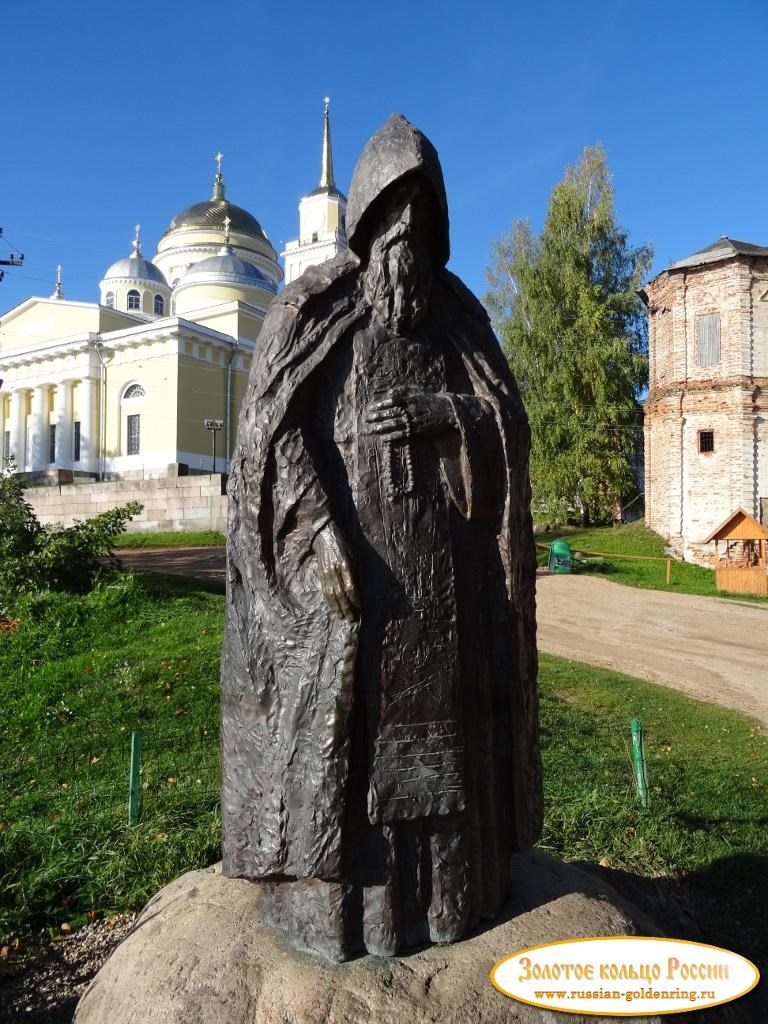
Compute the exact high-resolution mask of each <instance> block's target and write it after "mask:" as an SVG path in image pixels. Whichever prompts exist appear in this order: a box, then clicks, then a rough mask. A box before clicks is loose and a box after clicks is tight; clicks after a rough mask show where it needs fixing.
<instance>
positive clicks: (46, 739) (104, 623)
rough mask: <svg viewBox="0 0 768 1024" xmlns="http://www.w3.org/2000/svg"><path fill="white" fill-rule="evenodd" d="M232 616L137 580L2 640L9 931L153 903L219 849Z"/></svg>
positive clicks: (28, 610) (200, 591) (1, 906)
mask: <svg viewBox="0 0 768 1024" xmlns="http://www.w3.org/2000/svg"><path fill="white" fill-rule="evenodd" d="M221 612H222V597H221V595H220V594H218V593H209V592H207V591H206V590H205V589H204V588H203V587H202V586H201V585H199V584H194V585H193V584H190V583H187V582H186V581H183V580H166V579H164V578H162V577H150V576H137V577H133V576H131V575H125V576H121V577H117V579H116V580H115V581H113V582H111V583H106V584H105V585H103V586H101V587H99V588H97V590H95V591H94V592H93V593H92V594H89V595H87V596H85V597H75V596H67V595H56V596H49V597H47V598H44V599H39V600H32V601H27V602H24V603H22V604H21V606H20V607H19V608H18V609H17V610H16V611H15V614H16V615H18V617H19V618H20V619H21V624H20V626H19V628H18V629H17V630H16V631H15V632H12V633H5V634H0V700H1V702H2V706H3V708H4V709H5V712H4V714H3V716H2V720H0V749H2V750H3V760H2V768H1V769H0V935H6V936H7V935H8V934H9V933H14V934H16V933H18V934H28V933H29V932H30V931H32V930H35V929H39V928H42V927H48V926H50V927H53V926H57V925H59V924H60V923H61V922H62V921H69V922H74V923H78V922H79V921H80V920H81V919H82V915H83V914H84V913H85V912H87V911H89V910H95V911H97V912H103V913H111V912H113V911H116V910H120V909H125V908H128V907H135V906H139V905H141V904H142V903H143V902H144V901H145V900H146V899H148V898H149V896H151V895H152V893H153V891H155V890H156V889H157V888H158V887H159V886H161V885H162V884H163V883H164V882H166V881H168V880H169V879H170V878H171V877H173V876H175V875H178V874H180V873H181V872H183V871H185V870H189V869H191V868H193V867H197V866H203V865H205V864H206V863H210V862H211V861H214V860H216V859H217V858H218V856H219V847H220V839H219V812H218V794H219V779H218V765H217V760H218V685H217V682H218V660H219V653H220V646H221ZM133 729H141V730H142V731H143V734H144V751H145V766H144V772H143V776H142V786H143V788H142V794H141V795H142V803H143V806H142V819H141V824H140V825H139V826H138V827H136V828H129V827H128V825H127V793H128V763H129V745H130V732H131V730H133Z"/></svg>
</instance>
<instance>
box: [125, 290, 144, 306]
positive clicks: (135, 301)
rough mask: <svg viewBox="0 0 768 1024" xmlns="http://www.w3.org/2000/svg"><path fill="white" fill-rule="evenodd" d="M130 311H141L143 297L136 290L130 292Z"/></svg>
mask: <svg viewBox="0 0 768 1024" xmlns="http://www.w3.org/2000/svg"><path fill="white" fill-rule="evenodd" d="M128 309H141V296H140V295H139V293H138V292H137V291H136V289H135V288H131V290H130V291H129V292H128Z"/></svg>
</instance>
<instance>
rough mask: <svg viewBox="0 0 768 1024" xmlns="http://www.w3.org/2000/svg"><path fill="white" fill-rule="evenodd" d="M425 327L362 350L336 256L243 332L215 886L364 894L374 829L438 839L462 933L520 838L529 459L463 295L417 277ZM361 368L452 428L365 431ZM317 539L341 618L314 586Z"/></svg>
mask: <svg viewBox="0 0 768 1024" xmlns="http://www.w3.org/2000/svg"><path fill="white" fill-rule="evenodd" d="M429 309H430V312H429V313H428V315H427V317H426V319H425V321H424V323H423V324H422V325H419V328H418V329H417V330H415V331H414V332H413V337H412V338H409V339H391V338H384V339H383V338H381V337H380V336H379V335H378V334H377V331H376V329H375V327H374V326H372V324H371V322H370V317H369V313H368V311H367V309H366V305H365V303H364V301H363V297H362V281H361V271H360V265H359V262H358V260H357V258H356V257H355V256H354V255H352V254H351V253H346V254H344V255H342V256H339V257H337V258H336V259H335V260H333V261H331V262H330V263H328V264H325V265H324V266H322V267H316V268H311V269H310V270H309V271H308V272H307V273H305V274H304V275H303V276H302V277H301V278H300V279H299V280H298V281H296V282H294V283H293V284H292V285H290V286H288V287H287V288H286V289H285V291H284V292H283V293H282V295H281V296H279V297H278V298H277V299H276V300H274V302H273V303H272V305H271V307H270V311H269V314H268V316H267V319H266V321H265V323H264V326H263V328H262V331H261V334H260V337H259V342H258V347H257V349H256V352H255V354H254V362H253V367H252V370H251V375H250V379H249V384H248V389H247V393H246V397H245V400H244V404H243V410H242V414H241V418H240V426H239V432H238V438H237V443H236V449H235V454H234V456H233V460H232V466H231V474H230V480H229V496H230V513H229V537H228V546H227V589H228V600H227V616H226V624H225V638H224V648H223V655H222V670H221V691H222V779H223V781H222V826H223V837H224V873H225V874H226V875H228V876H230V877H246V878H251V879H260V880H264V881H268V882H286V881H292V880H301V879H319V880H323V881H324V882H332V883H333V882H339V883H347V882H350V880H351V881H352V882H353V883H355V882H358V881H359V882H360V884H361V885H366V884H375V883H376V882H377V881H380V879H377V877H376V871H377V869H376V864H377V854H376V852H375V851H376V850H377V849H378V846H379V845H380V838H381V836H382V835H388V836H391V835H392V834H393V833H392V832H391V830H392V829H395V830H397V829H401V830H404V831H403V834H405V833H407V831H408V830H409V829H415V828H418V827H420V823H421V824H424V823H427V824H428V825H429V827H430V828H431V829H435V828H436V829H437V830H438V831H439V830H440V828H441V827H442V825H443V824H446V825H450V827H451V829H453V830H454V832H453V833H452V834H455V835H458V836H460V840H461V841H460V843H459V845H460V847H461V850H462V851H463V852H462V853H461V856H462V857H463V860H464V868H463V870H464V873H465V876H466V884H465V888H466V890H467V892H468V896H467V899H468V901H469V904H470V909H469V911H468V914H469V920H470V921H476V920H478V919H479V918H480V917H481V916H483V915H485V914H492V913H495V912H496V911H497V910H498V909H499V905H500V902H502V901H503V899H504V897H505V895H506V892H507V888H508V884H509V870H508V862H509V858H510V856H511V854H512V853H514V852H516V851H519V850H523V849H526V848H527V847H529V846H530V845H532V844H533V843H534V842H535V841H536V839H537V838H538V836H539V833H540V828H541V811H542V798H541V768H540V757H539V748H538V722H537V690H536V671H537V662H536V641H535V568H536V565H535V553H534V546H533V535H532V528H531V520H530V490H529V481H528V469H527V462H528V451H529V443H530V442H529V429H528V423H527V419H526V416H525V412H524V410H523V407H522V403H521V401H520V397H519V394H518V391H517V387H516V385H515V382H514V379H513V377H512V375H511V373H510V371H509V369H508V367H507V364H506V361H505V359H504V357H503V355H502V352H501V350H500V348H499V345H498V342H497V340H496V338H495V336H494V334H493V331H492V329H491V326H490V323H489V321H488V318H487V315H486V314H485V312H484V310H483V309H482V307H481V306H480V304H479V303H478V302H477V300H476V299H475V298H474V297H473V296H472V295H471V293H470V292H469V291H468V290H467V289H466V288H465V287H464V286H463V285H462V284H461V282H460V281H459V280H458V279H457V278H455V277H454V276H453V275H452V274H450V273H449V272H448V271H445V270H439V271H437V273H436V275H435V279H434V284H433V288H432V295H431V300H430V307H429ZM377 373H380V374H381V382H380V383H381V384H382V386H383V385H384V384H387V383H388V384H390V385H391V384H392V383H394V384H398V383H403V384H410V385H412V386H417V387H418V388H420V389H421V390H427V391H429V390H432V391H435V392H440V393H443V394H446V395H447V396H448V397H449V399H450V401H451V404H452V408H453V412H454V416H455V421H456V424H457V427H456V429H454V430H452V431H450V432H448V433H446V434H443V435H441V436H439V437H436V438H418V437H417V438H414V439H412V440H411V441H409V442H408V444H400V445H397V444H388V443H386V442H382V441H381V440H380V439H378V440H376V439H374V438H373V437H371V436H370V435H366V434H365V432H364V431H363V430H362V429H361V416H362V414H363V412H364V410H365V407H366V405H367V403H369V402H370V401H371V400H372V399H373V398H375V396H376V393H377V388H378V386H379V385H378V383H377ZM329 522H332V523H333V524H334V526H335V527H336V528H337V530H338V532H339V533H340V534H341V536H342V537H343V538H344V540H345V543H346V546H347V549H348V552H349V555H350V560H351V564H352V567H353V571H354V573H355V576H356V580H357V586H358V590H359V593H360V605H361V608H360V615H359V618H358V619H357V620H356V621H354V622H350V621H345V620H343V619H342V618H340V617H339V616H338V615H337V614H334V613H333V612H332V611H331V610H330V608H329V607H328V604H327V602H326V600H325V598H324V597H323V595H322V593H321V591H320V586H319V581H318V575H317V567H316V560H315V555H314V553H313V544H314V542H315V540H316V538H317V536H318V534H319V533H320V532H321V531H322V530H323V529H324V528H325V527H326V526H327V525H328V524H329ZM457 848H458V847H457ZM446 849H447V847H446ZM385 860H386V855H384V856H383V861H385ZM383 861H382V863H383ZM363 862H364V863H365V865H367V867H363V866H361V865H362V864H363Z"/></svg>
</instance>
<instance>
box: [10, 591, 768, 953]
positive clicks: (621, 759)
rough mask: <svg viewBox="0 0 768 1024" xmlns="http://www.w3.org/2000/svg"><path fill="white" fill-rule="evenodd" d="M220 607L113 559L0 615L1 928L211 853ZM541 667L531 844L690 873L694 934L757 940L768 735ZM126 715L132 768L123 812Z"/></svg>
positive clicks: (157, 879) (133, 893)
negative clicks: (138, 805) (643, 771)
mask: <svg viewBox="0 0 768 1024" xmlns="http://www.w3.org/2000/svg"><path fill="white" fill-rule="evenodd" d="M222 612H223V597H222V596H221V595H220V594H217V593H213V592H210V591H208V590H206V589H204V588H203V587H202V586H201V585H200V584H193V583H187V582H185V581H183V580H179V579H171V578H163V577H152V576H150V575H142V576H138V577H133V576H131V575H129V574H126V575H124V576H122V577H118V578H117V580H116V581H114V582H112V583H109V584H106V585H104V586H102V587H100V588H99V589H98V590H96V591H95V592H94V593H93V594H91V595H88V596H86V597H79V598H78V597H61V596H59V597H57V598H50V599H47V600H38V601H36V602H32V603H29V604H27V605H25V606H23V607H21V608H20V609H19V611H18V613H17V614H18V616H19V618H20V620H21V622H20V625H19V626H18V628H17V629H16V630H15V631H13V632H4V633H0V700H1V701H2V707H3V708H4V716H3V719H2V722H0V746H1V747H2V750H3V767H2V777H0V936H2V937H3V938H4V939H7V938H8V937H12V936H15V935H22V936H26V935H29V934H30V933H33V932H35V931H39V930H40V929H45V928H50V929H54V930H55V929H57V928H58V927H59V926H60V925H61V924H62V923H63V922H69V923H72V924H75V925H76V924H77V923H79V922H81V921H83V920H84V919H85V915H86V914H87V913H88V912H89V911H90V912H95V913H97V914H110V913H115V912H118V911H121V910H126V909H129V908H133V907H137V906H140V905H141V904H142V903H143V902H144V901H145V900H146V899H148V897H149V896H151V895H152V894H153V893H154V892H155V891H156V890H157V889H158V888H159V887H160V886H162V885H163V884H164V883H165V882H167V881H170V880H171V879H172V878H174V877H176V876H177V875H179V874H181V873H182V872H183V871H185V870H189V869H191V868H194V867H198V866H203V865H205V864H207V863H210V862H212V861H214V860H216V859H218V857H219V848H220V847H219V844H220V840H219V829H220V818H219V810H218V768H217V757H218V693H217V689H218V687H217V676H218V657H219V649H220V643H221V622H222ZM540 680H541V693H542V704H541V726H542V745H543V756H544V773H545V774H544V778H545V786H546V823H545V830H544V836H543V838H542V846H543V847H544V848H545V849H547V850H549V851H551V852H552V853H553V854H555V855H556V856H558V857H562V858H565V859H569V860H574V859H589V860H592V861H598V860H600V859H601V858H603V859H604V860H605V861H607V862H608V863H609V864H610V865H611V866H613V867H616V868H625V869H626V870H628V871H630V872H634V873H636V874H639V875H644V876H649V875H659V874H664V875H670V876H674V877H682V876H685V878H686V879H687V884H688V887H689V890H690V892H691V893H692V894H693V895H694V897H695V899H696V902H697V905H699V906H700V907H702V908H703V914H704V918H703V920H704V924H705V927H706V932H707V935H706V937H707V939H708V941H712V942H716V943H718V944H720V945H724V946H730V947H731V948H735V949H737V950H738V951H739V952H743V953H744V954H745V955H748V956H749V955H751V956H753V957H755V956H760V955H762V956H765V955H766V954H767V953H768V951H766V950H765V949H764V943H765V935H764V932H765V928H764V919H765V912H766V910H765V908H766V906H767V905H768V898H767V897H768V814H767V812H766V806H767V804H766V792H767V791H768V738H766V736H765V734H764V733H761V732H760V730H759V729H758V728H757V726H756V725H755V724H754V723H753V722H751V721H750V720H748V719H745V718H743V717H741V716H739V715H737V714H735V713H731V712H728V711H724V710H722V709H720V708H716V707H713V706H710V705H706V704H701V703H699V702H696V701H693V700H690V699H689V698H686V697H684V696H682V695H680V694H677V693H675V692H674V691H670V690H666V689H663V688H661V687H657V686H653V685H651V684H648V683H643V682H639V681H637V680H633V679H628V678H625V677H622V676H620V675H617V674H615V673H612V672H607V671H602V670H600V669H596V668H591V667H588V666H585V665H581V664H578V663H574V662H568V661H564V660H562V659H557V658H553V657H549V656H544V657H542V660H541V676H540ZM632 717H639V718H641V719H642V720H643V722H644V723H645V731H646V752H647V760H648V774H649V783H650V787H651V795H652V802H651V806H650V807H649V808H647V809H643V808H642V807H641V806H640V805H639V803H638V801H637V798H636V796H635V793H634V786H633V780H632V773H631V766H630V761H629V757H628V753H627V743H628V738H629V720H630V719H631V718H632ZM136 728H140V729H142V731H143V734H144V752H145V762H144V765H145V766H144V773H143V776H142V787H143V788H142V815H141V821H140V824H139V825H138V826H136V827H133V828H131V827H129V826H128V825H127V823H126V822H127V791H128V748H129V739H128V738H129V735H130V731H131V730H132V729H136ZM761 934H762V936H763V937H762V938H760V937H759V936H760V935H761ZM1 942H2V940H0V944H1ZM761 943H763V946H762V947H761ZM761 950H762V952H761Z"/></svg>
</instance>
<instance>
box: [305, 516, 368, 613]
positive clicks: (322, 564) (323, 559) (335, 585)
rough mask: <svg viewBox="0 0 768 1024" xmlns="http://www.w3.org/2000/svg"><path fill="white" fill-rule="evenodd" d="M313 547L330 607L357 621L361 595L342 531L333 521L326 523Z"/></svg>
mask: <svg viewBox="0 0 768 1024" xmlns="http://www.w3.org/2000/svg"><path fill="white" fill-rule="evenodd" d="M314 550H315V554H316V556H317V566H318V571H319V575H320V588H321V590H322V592H323V597H324V598H325V600H326V601H327V602H328V607H329V608H330V609H331V611H332V612H333V613H334V614H335V615H338V616H339V618H340V619H344V620H346V621H347V622H354V620H355V619H357V617H358V614H359V610H360V598H359V596H358V593H357V587H356V586H355V580H354V577H353V575H352V564H351V562H350V559H349V555H348V554H347V552H346V548H345V545H344V542H343V541H342V539H341V535H340V534H339V532H338V530H337V529H336V527H335V526H334V524H333V523H331V522H329V523H327V524H326V525H325V526H324V527H323V529H322V530H321V531H320V533H318V535H317V537H315V541H314Z"/></svg>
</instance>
